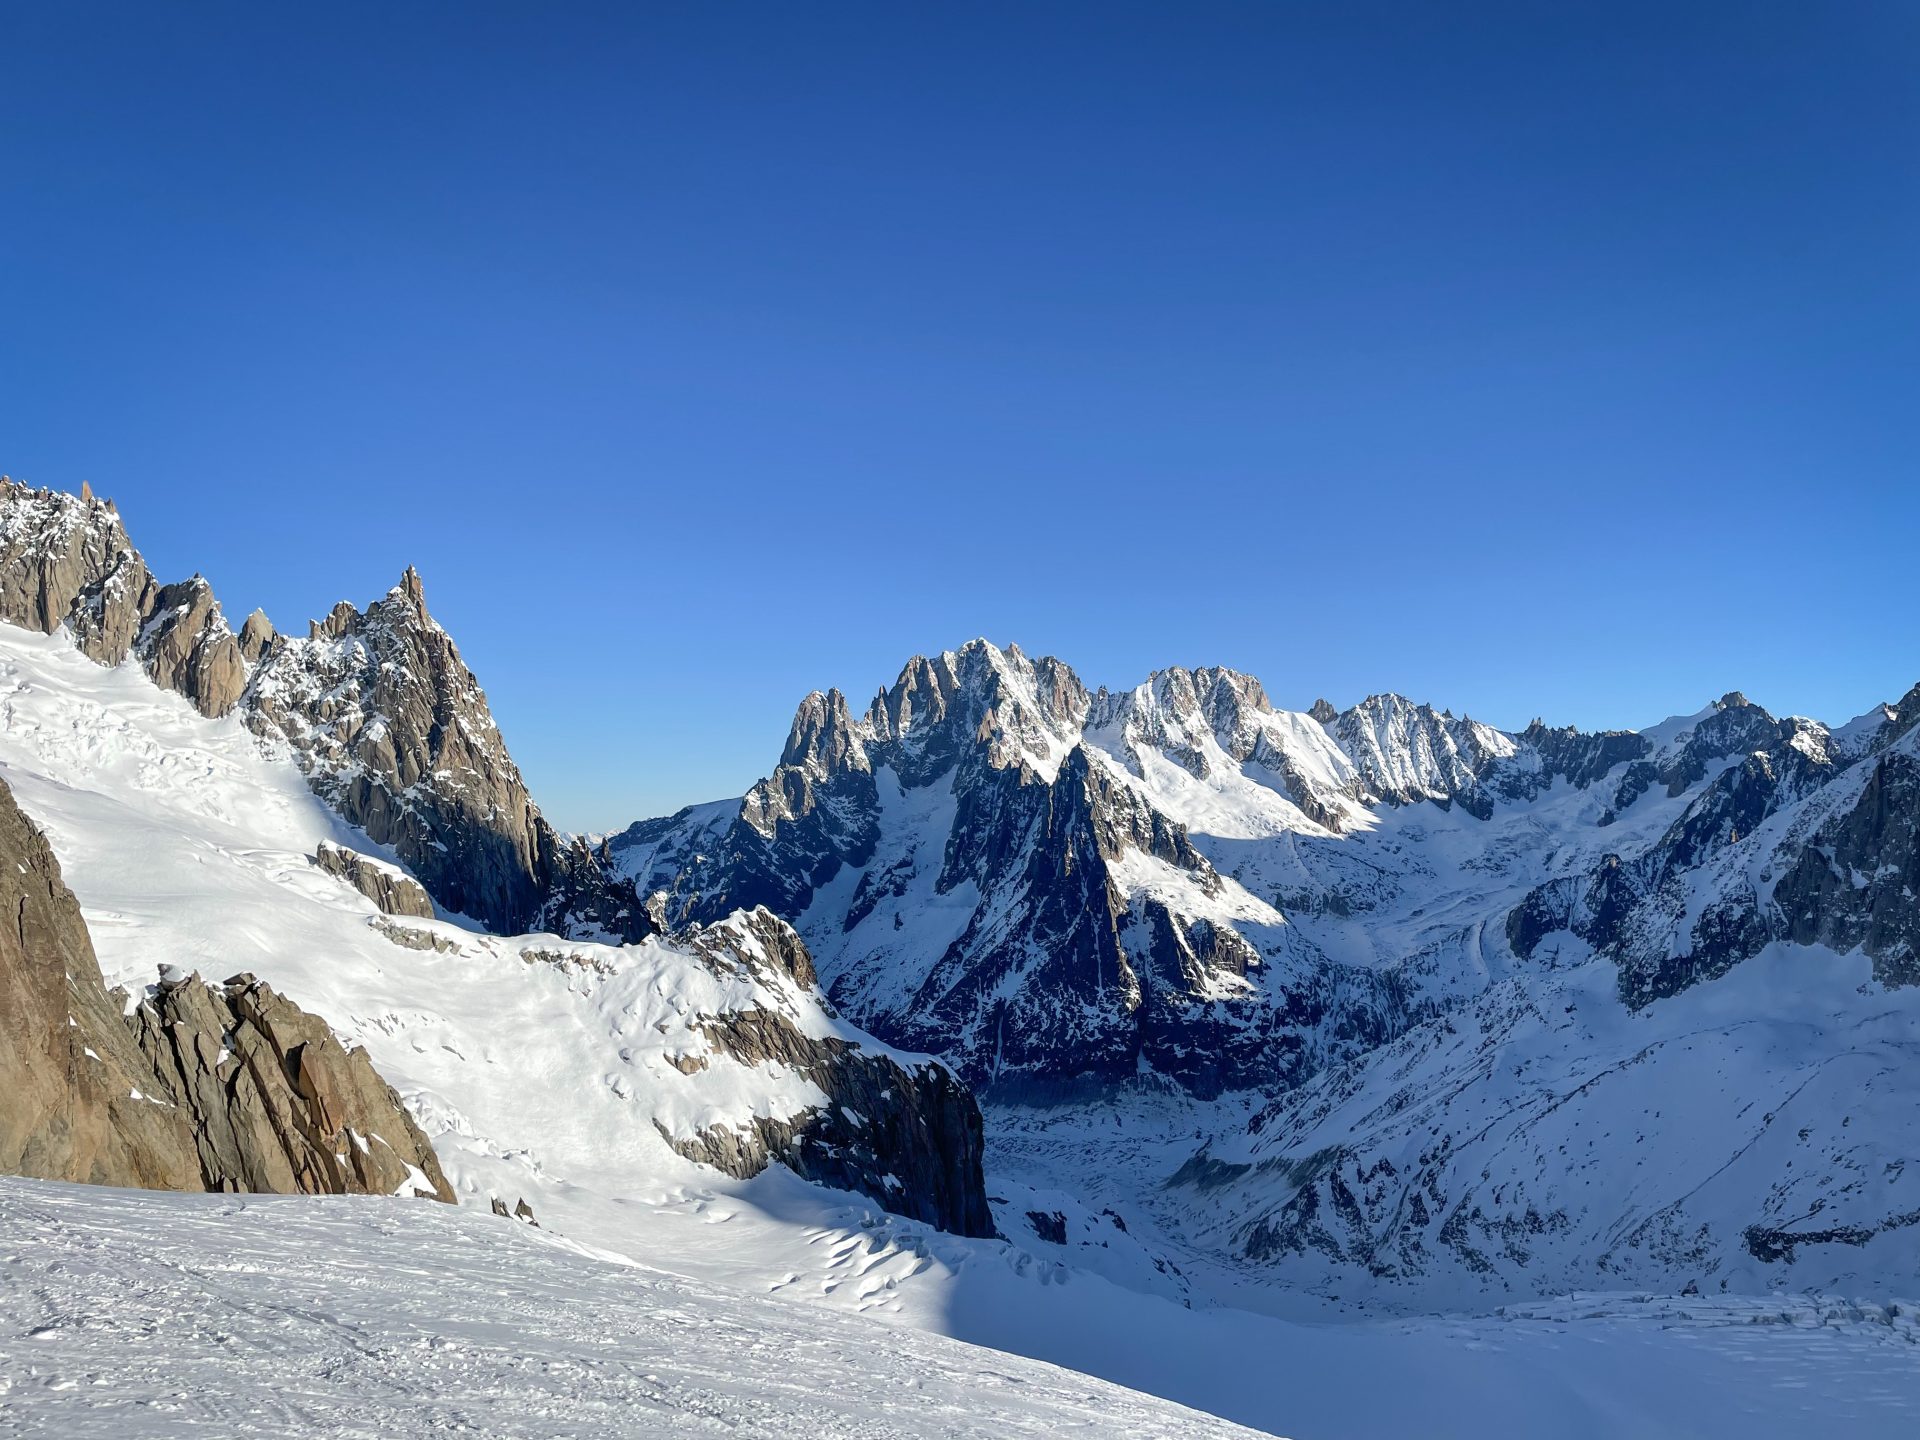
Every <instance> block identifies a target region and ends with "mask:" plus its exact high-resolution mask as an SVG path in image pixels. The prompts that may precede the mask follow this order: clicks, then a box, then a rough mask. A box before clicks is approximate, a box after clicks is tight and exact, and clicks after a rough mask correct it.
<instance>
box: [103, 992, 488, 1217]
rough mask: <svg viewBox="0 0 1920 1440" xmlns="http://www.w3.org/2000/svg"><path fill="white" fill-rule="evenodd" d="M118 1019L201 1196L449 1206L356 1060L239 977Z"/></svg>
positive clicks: (395, 1113)
mask: <svg viewBox="0 0 1920 1440" xmlns="http://www.w3.org/2000/svg"><path fill="white" fill-rule="evenodd" d="M130 1019H131V1023H132V1026H133V1029H134V1032H135V1034H136V1035H137V1036H138V1040H139V1045H140V1049H141V1051H142V1053H143V1054H144V1055H145V1056H146V1058H147V1060H148V1061H149V1063H150V1064H151V1065H152V1067H153V1071H154V1073H155V1075H156V1076H157V1077H159V1078H160V1079H161V1080H162V1081H163V1082H164V1083H165V1086H166V1090H167V1092H168V1093H169V1094H171V1095H173V1096H174V1097H176V1100H177V1104H178V1106H179V1108H180V1111H181V1114H182V1116H183V1117H184V1119H185V1121H186V1124H187V1126H188V1129H189V1130H190V1131H191V1133H192V1137H193V1144H194V1149H195V1151H196V1153H197V1156H198V1159H199V1166H200V1173H201V1178H202V1180H203V1181H204V1183H205V1185H206V1188H207V1189H209V1190H253V1191H263V1192H266V1193H270V1194H278V1195H285V1194H302V1195H422V1196H426V1197H428V1198H431V1199H435V1200H444V1201H446V1202H447V1203H449V1204H452V1203H453V1198H454V1197H453V1190H452V1188H451V1187H450V1186H449V1185H448V1184H447V1181H446V1177H445V1176H444V1175H443V1174H441V1172H440V1162H439V1160H438V1158H436V1157H435V1155H434V1153H433V1147H432V1146H431V1145H430V1144H428V1143H427V1139H426V1137H425V1136H424V1135H422V1134H421V1133H420V1128H419V1127H418V1126H417V1125H415V1124H414V1123H413V1118H412V1117H411V1116H410V1115H408V1114H407V1112H406V1110H405V1109H403V1108H402V1107H401V1104H400V1098H399V1096H397V1095H395V1094H394V1093H393V1091H392V1089H391V1088H390V1087H389V1086H388V1085H387V1083H386V1081H384V1080H382V1079H381V1078H380V1076H379V1074H378V1073H377V1072H376V1071H375V1070H374V1068H373V1062H372V1061H371V1060H370V1059H368V1058H367V1052H366V1051H365V1050H361V1049H357V1048H356V1049H354V1050H348V1049H346V1048H345V1047H343V1046H342V1045H341V1044H340V1041H339V1040H338V1039H336V1038H335V1036H334V1033H333V1031H331V1030H330V1029H328V1028H327V1025H326V1022H325V1021H323V1020H321V1019H320V1018H319V1017H317V1016H314V1015H309V1014H307V1013H306V1012H305V1011H304V1010H302V1009H301V1008H300V1007H299V1006H298V1005H295V1004H294V1003H293V1002H292V1001H290V1000H287V999H286V998H285V997H283V996H280V995H277V994H275V993H274V991H273V989H272V988H271V987H270V986H268V985H265V984H263V983H261V982H260V981H258V980H255V979H254V978H253V977H252V976H251V975H236V976H234V977H233V978H232V979H230V980H228V981H227V982H226V983H225V984H224V985H222V986H219V987H210V986H208V985H206V984H204V983H202V982H201V980H200V977H199V976H197V975H195V976H188V977H186V978H185V979H168V980H162V981H161V983H160V984H159V985H158V986H156V987H155V988H154V991H153V993H152V994H151V995H150V996H149V997H148V998H147V999H146V1000H144V1001H143V1002H141V1004H140V1007H139V1009H138V1010H136V1011H135V1012H134V1014H133V1015H132V1017H130Z"/></svg>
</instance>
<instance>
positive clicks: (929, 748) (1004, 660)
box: [867, 640, 1091, 786]
mask: <svg viewBox="0 0 1920 1440" xmlns="http://www.w3.org/2000/svg"><path fill="white" fill-rule="evenodd" d="M1090 700H1091V697H1090V696H1089V695H1088V694H1087V689H1086V686H1084V685H1083V684H1081V683H1080V679H1079V677H1078V676H1076V675H1075V674H1074V673H1073V671H1072V670H1071V669H1070V668H1069V667H1068V666H1066V665H1065V664H1063V663H1061V662H1060V661H1058V660H1055V659H1053V658H1052V657H1051V656H1043V657H1041V658H1040V659H1038V660H1030V659H1028V658H1027V656H1026V655H1024V654H1023V653H1021V651H1020V648H1019V647H1018V646H1017V645H1016V646H1009V647H1008V648H1007V649H1005V650H1002V649H1000V648H999V647H998V646H996V645H994V644H993V643H991V642H990V641H987V640H970V641H968V642H967V643H966V644H965V645H963V646H961V647H960V648H959V649H958V650H948V651H944V652H942V653H941V654H939V655H937V656H934V657H932V658H928V657H927V656H924V655H916V656H914V657H913V658H912V659H911V660H909V661H908V662H907V664H906V666H905V667H904V668H903V669H902V670H901V672H900V678H899V679H898V680H896V681H895V682H894V684H893V686H892V688H891V689H888V690H883V691H882V692H881V693H880V694H879V695H878V696H876V697H875V699H874V702H873V704H872V706H871V707H870V708H869V709H868V712H867V723H868V725H869V727H870V728H871V730H872V732H873V736H874V739H875V740H876V742H878V743H881V744H883V745H885V746H887V747H888V748H887V758H886V761H885V763H888V764H891V765H893V766H894V769H895V771H896V773H898V774H899V776H900V778H901V780H902V783H904V784H907V785H909V786H912V785H919V784H924V783H926V782H927V781H928V780H930V779H932V778H933V777H935V776H937V775H941V774H944V773H945V772H946V771H947V770H948V769H950V768H951V767H952V765H953V764H954V763H955V762H956V761H958V760H959V758H960V757H961V756H962V755H963V754H965V753H966V752H968V751H969V750H971V749H973V748H975V747H979V748H981V749H982V750H983V751H984V753H985V756H986V759H987V763H988V764H989V765H991V766H992V767H993V768H995V769H1003V770H1004V769H1019V768H1021V767H1022V766H1024V767H1026V768H1027V769H1029V770H1031V771H1033V772H1034V773H1035V774H1037V775H1041V776H1043V777H1046V778H1049V779H1050V778H1051V777H1052V776H1053V775H1054V774H1055V773H1056V772H1057V771H1058V769H1059V765H1060V760H1061V758H1062V757H1063V756H1064V755H1065V754H1066V752H1067V751H1068V750H1070V749H1072V747H1073V746H1074V745H1075V744H1076V743H1078V741H1079V736H1080V729H1081V726H1082V725H1083V724H1084V723H1085V721H1086V716H1087V708H1088V705H1089V703H1090ZM876 760H877V757H876Z"/></svg>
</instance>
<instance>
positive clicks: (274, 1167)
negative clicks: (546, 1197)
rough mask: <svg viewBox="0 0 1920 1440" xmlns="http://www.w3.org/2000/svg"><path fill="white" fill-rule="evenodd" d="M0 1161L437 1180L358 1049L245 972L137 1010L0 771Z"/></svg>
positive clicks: (417, 1184) (244, 1175)
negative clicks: (112, 977) (110, 985)
mask: <svg viewBox="0 0 1920 1440" xmlns="http://www.w3.org/2000/svg"><path fill="white" fill-rule="evenodd" d="M0 915H4V916H5V917H7V918H6V921H5V923H0V1171H4V1172H8V1173H13V1174H21V1175H32V1176H35V1177H38V1178H40V1179H45V1180H74V1181H82V1182H85V1183H88V1184H94V1185H125V1186H134V1187H138V1188H143V1189H157V1190H201V1189H205V1190H252V1191H263V1192H270V1193H276V1194H289V1193H308V1194H381V1195H392V1194H412V1193H419V1194H426V1195H431V1196H433V1197H434V1198H436V1199H440V1200H446V1201H451V1200H452V1199H453V1192H452V1190H451V1189H450V1188H448V1186H447V1182H446V1179H445V1177H444V1176H443V1175H442V1174H441V1173H440V1165H439V1162H438V1161H437V1160H436V1159H435V1157H434V1154H433V1149H432V1147H431V1146H430V1145H429V1144H428V1143H427V1141H426V1139H425V1137H423V1136H422V1135H421V1133H420V1131H419V1129H418V1127H416V1126H415V1125H414V1123H413V1121H412V1119H411V1117H409V1116H408V1115H407V1113H406V1111H405V1110H404V1109H403V1108H402V1107H401V1105H400V1101H399V1098H398V1097H397V1096H395V1095H394V1093H393V1091H392V1090H390V1089H389V1088H388V1087H387V1085H386V1083H385V1082H384V1081H382V1080H381V1079H380V1077H379V1075H378V1074H376V1073H375V1071H374V1069H373V1065H372V1062H371V1061H369V1060H368V1058H367V1055H366V1052H365V1051H364V1050H353V1051H348V1050H346V1049H344V1048H343V1047H342V1046H341V1044H340V1042H339V1041H338V1040H337V1039H336V1038H335V1037H334V1035H333V1032H332V1031H331V1030H329V1029H328V1028H327V1026H326V1023H325V1022H324V1021H322V1020H320V1019H319V1018H318V1017H317V1016H313V1015H309V1014H307V1013H306V1012H304V1011H302V1010H301V1009H300V1008H299V1007H298V1006H296V1005H294V1004H292V1003H291V1002H290V1001H288V1000H285V999H284V998H282V997H281V996H279V995H276V994H274V993H273V991H272V990H270V989H269V988H268V987H266V986H265V985H261V984H258V983H257V982H255V981H253V980H252V978H251V977H250V976H240V977H236V978H235V979H233V980H230V981H228V982H227V984H226V985H225V986H224V987H223V988H222V989H220V990H218V991H216V990H212V989H209V988H208V987H207V986H206V985H204V984H202V983H201V982H200V981H199V979H198V977H189V978H186V979H178V978H175V979H163V980H162V981H161V983H160V984H159V985H158V986H157V987H155V989H154V991H153V993H152V995H151V996H150V997H149V998H148V999H146V1000H145V1001H143V1002H142V1003H141V1004H140V1006H139V1007H138V1009H137V1010H136V1011H135V1012H134V1013H133V1015H131V1016H127V1015H125V1014H124V1013H123V1001H124V999H125V997H124V996H123V995H122V993H121V992H120V991H117V990H116V991H109V990H108V989H107V988H106V985H105V982H104V981H103V980H102V978H101V975H100V966H99V962H98V960H97V959H96V958H95V956H94V952H93V942H92V940H91V939H90V937H89V936H88V934H87V927H86V922H85V921H84V919H83V918H82V916H81V913H80V905H79V902H78V901H77V900H75V899H74V896H73V892H72V891H71V890H69V889H68V888H67V886H66V884H65V882H64V881H63V880H62V879H61V876H60V865H59V862H58V861H57V860H56V859H55V858H54V856H53V852H52V850H50V849H49V848H48V846H47V842H46V839H45V837H44V836H42V835H41V833H40V831H39V830H38V828H36V827H35V826H34V824H33V823H32V822H31V821H30V820H29V819H28V818H27V817H26V816H25V815H24V814H23V813H22V812H21V810H20V808H19V806H18V805H17V804H16V803H15V802H14V798H13V792H12V791H11V790H10V789H9V788H8V787H7V786H6V785H5V784H4V783H0Z"/></svg>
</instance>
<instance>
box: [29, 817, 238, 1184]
mask: <svg viewBox="0 0 1920 1440" xmlns="http://www.w3.org/2000/svg"><path fill="white" fill-rule="evenodd" d="M0 914H4V915H5V916H6V920H5V922H4V923H0V1171H6V1172H7V1173H9V1174H17V1175H32V1176H36V1177H38V1178H40V1179H43V1180H77V1181H84V1182H86V1183H88V1184H94V1185H131V1186H138V1187H141V1188H145V1189H155V1190H197V1189H199V1188H200V1184H199V1179H200V1168H199V1165H198V1164H197V1162H196V1160H195V1155H194V1148H193V1140H192V1137H191V1135H190V1134H189V1133H188V1129H187V1126H186V1123H185V1119H184V1117H183V1116H182V1114H181V1113H180V1111H179V1108H178V1107H177V1106H176V1105H175V1103H174V1102H173V1099H172V1097H171V1096H170V1095H169V1094H168V1093H167V1092H165V1091H164V1090H162V1089H161V1088H160V1087H159V1086H158V1085H157V1084H156V1083H155V1081H154V1078H153V1072H152V1067H151V1066H149V1065H148V1064H147V1062H146V1059H145V1057H144V1056H143V1055H142V1054H141V1052H140V1049H139V1047H138V1046H137V1045H136V1044H135V1043H134V1038H133V1035H132V1033H131V1032H130V1031H129V1030H128V1029H127V1026H126V1024H125V1023H124V1022H123V1021H122V1019H121V1015H120V1006H119V1005H118V1004H117V1003H116V1002H115V999H114V998H113V997H112V996H110V995H109V993H108V991H107V988H106V986H105V984H104V983H103V982H102V980H101V978H100V965H99V962H98V961H97V960H96V959H95V958H94V953H93V941H92V939H91V938H90V937H89V936H88V934H87V927H86V922H85V921H84V920H83V919H82V918H81V914H80V905H79V902H78V901H76V900H75V899H74V898H73V892H72V891H70V890H69V889H67V887H66V885H65V883H64V882H63V881H62V880H61V878H60V865H59V862H58V861H56V860H55V859H54V857H53V852H52V851H51V850H50V849H48V848H47V842H46V840H45V839H44V838H43V837H42V836H41V834H40V832H39V830H38V829H37V828H36V827H35V826H34V825H33V823H32V822H31V821H30V820H28V819H27V818H26V816H25V815H23V814H22V813H21V812H20V808H19V807H18V806H17V805H16V804H15V803H14V799H13V792H12V791H11V790H10V789H8V788H7V786H6V785H5V784H4V783H0Z"/></svg>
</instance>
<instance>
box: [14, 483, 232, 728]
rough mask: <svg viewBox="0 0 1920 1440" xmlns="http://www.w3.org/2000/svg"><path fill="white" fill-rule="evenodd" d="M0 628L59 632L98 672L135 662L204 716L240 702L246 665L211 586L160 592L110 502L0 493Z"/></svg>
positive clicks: (202, 583) (17, 489)
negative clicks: (1, 624) (133, 656)
mask: <svg viewBox="0 0 1920 1440" xmlns="http://www.w3.org/2000/svg"><path fill="white" fill-rule="evenodd" d="M0 619H4V620H6V621H8V622H10V623H12V624H15V625H23V626H26V627H28V628H30V629H34V630H38V631H40V632H41V633H42V634H45V635H51V634H52V633H53V632H54V631H56V630H58V629H59V628H60V627H61V626H63V625H64V626H66V628H67V629H68V630H69V631H70V632H71V633H72V635H73V637H74V640H75V642H76V643H77V644H78V645H79V646H80V649H81V650H82V651H83V652H84V653H85V654H86V655H88V656H89V657H90V658H92V659H94V660H96V661H98V662H99V663H101V664H102V665H118V664H119V663H120V662H121V661H122V660H124V659H126V657H127V656H128V654H129V653H137V654H138V656H139V658H140V661H141V663H142V664H143V665H144V666H145V667H146V671H147V673H148V674H149V675H150V676H152V677H153V680H154V683H156V684H158V685H161V686H163V687H165V688H166V689H169V690H174V691H177V692H178V693H180V694H182V695H184V696H186V697H187V699H188V700H190V701H192V702H193V704H194V705H195V706H196V707H197V708H198V709H199V710H200V711H201V713H202V714H205V715H224V714H226V713H227V711H229V710H231V709H232V708H233V706H234V704H235V702H236V701H237V700H238V699H239V695H240V689H241V686H242V684H243V683H244V680H245V673H246V666H245V662H244V659H243V657H242V655H241V653H240V648H239V644H238V642H237V641H236V640H235V639H234V637H233V633H232V632H231V631H230V630H229V629H228V628H227V623H226V620H225V618H224V617H223V616H222V615H221V613H220V605H219V602H218V601H217V600H215V599H214V597H213V590H212V587H211V586H209V585H208V584H207V582H206V580H205V579H204V578H202V577H201V576H199V575H195V576H193V577H192V578H191V579H189V580H183V581H181V582H179V583H178V584H175V585H164V586H163V585H160V584H158V583H157V582H156V581H155V580H154V578H153V575H152V572H150V571H149V570H148V569H147V564H146V561H144V560H142V559H141V558H140V552H139V551H137V550H135V549H134V548H133V545H132V542H130V541H129V540H128V539H127V532H126V529H125V527H124V526H123V525H122V524H121V521H120V515H119V512H118V511H117V510H116V509H114V507H113V505H112V503H111V502H109V501H104V500H100V499H97V498H95V497H94V496H93V494H92V492H91V490H89V491H88V492H87V493H86V494H85V495H67V494H64V493H62V492H60V491H57V490H34V489H31V488H29V487H27V486H25V485H19V484H15V483H14V482H13V481H11V480H9V481H6V482H5V483H4V485H0Z"/></svg>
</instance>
